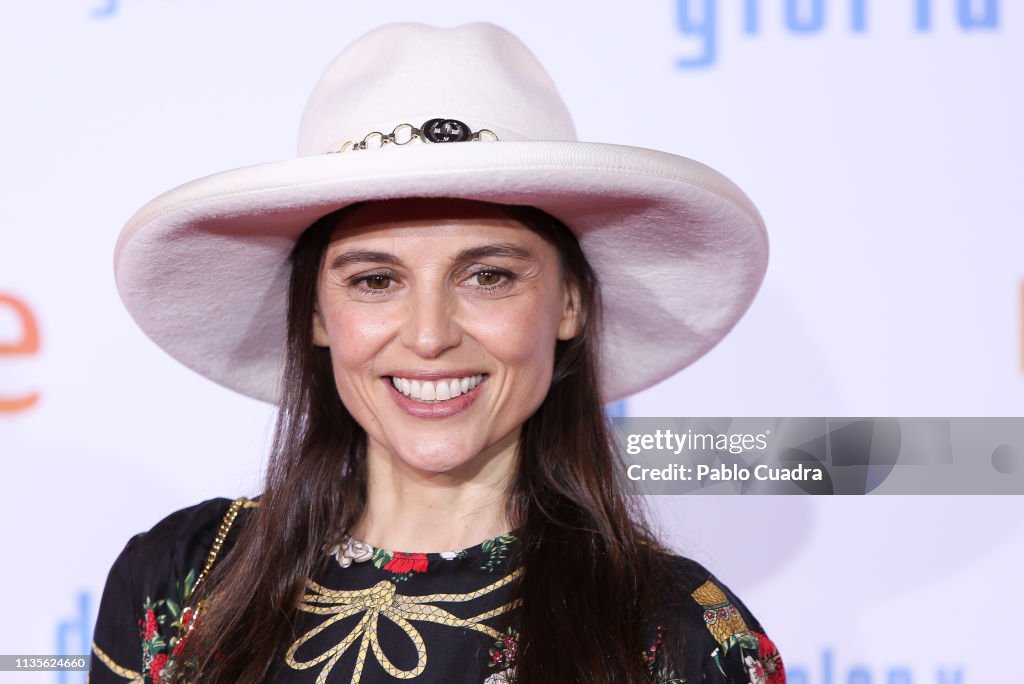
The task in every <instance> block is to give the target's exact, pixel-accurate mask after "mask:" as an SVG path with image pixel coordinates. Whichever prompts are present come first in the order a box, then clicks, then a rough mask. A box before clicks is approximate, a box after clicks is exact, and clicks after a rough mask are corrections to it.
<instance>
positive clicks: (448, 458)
mask: <svg viewBox="0 0 1024 684" xmlns="http://www.w3.org/2000/svg"><path fill="white" fill-rule="evenodd" d="M479 451H480V450H479V449H477V450H475V451H474V450H472V449H467V448H466V446H465V445H462V444H452V443H451V442H441V441H434V440H431V441H430V442H429V443H426V444H412V445H407V446H406V447H405V448H399V449H398V450H397V451H396V455H397V456H398V457H399V458H400V459H401V460H402V462H403V463H405V464H406V465H408V466H409V467H410V468H415V469H416V470H422V471H425V472H430V473H446V472H449V471H452V470H455V469H457V468H459V467H461V466H463V465H465V464H466V463H468V462H470V461H472V460H473V458H474V457H475V456H476V455H477V454H478V453H479Z"/></svg>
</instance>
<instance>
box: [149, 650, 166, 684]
mask: <svg viewBox="0 0 1024 684" xmlns="http://www.w3.org/2000/svg"><path fill="white" fill-rule="evenodd" d="M166 664H167V654H166V653H158V654H156V655H155V656H153V660H152V662H150V664H149V677H150V679H152V680H153V684H160V671H161V670H163V669H164V666H165V665H166Z"/></svg>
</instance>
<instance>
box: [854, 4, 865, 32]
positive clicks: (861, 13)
mask: <svg viewBox="0 0 1024 684" xmlns="http://www.w3.org/2000/svg"><path fill="white" fill-rule="evenodd" d="M865 2H867V0H852V1H851V3H850V28H851V29H853V31H854V32H855V33H864V31H865V30H867V28H868V18H867V9H866V8H865V7H864V3H865Z"/></svg>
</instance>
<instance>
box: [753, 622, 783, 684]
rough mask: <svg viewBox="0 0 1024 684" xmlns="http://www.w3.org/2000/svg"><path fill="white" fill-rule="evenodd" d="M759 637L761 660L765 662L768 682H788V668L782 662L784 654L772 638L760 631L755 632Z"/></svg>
mask: <svg viewBox="0 0 1024 684" xmlns="http://www.w3.org/2000/svg"><path fill="white" fill-rule="evenodd" d="M754 636H756V637H757V647H758V649H757V650H758V652H759V653H760V656H761V662H762V663H764V669H765V672H766V673H767V675H768V684H786V668H785V666H784V665H783V664H782V656H780V655H779V649H778V648H776V647H775V644H773V643H772V640H771V639H769V638H768V637H767V636H766V635H764V634H761V633H760V632H754Z"/></svg>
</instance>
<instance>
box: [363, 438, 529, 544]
mask: <svg viewBox="0 0 1024 684" xmlns="http://www.w3.org/2000/svg"><path fill="white" fill-rule="evenodd" d="M517 444H518V434H515V435H510V437H509V438H506V439H505V440H502V441H501V442H499V443H498V444H495V445H494V446H493V447H491V448H490V449H488V450H487V451H485V452H483V453H481V454H479V455H478V456H477V457H476V458H474V459H473V460H472V461H471V462H469V463H467V464H465V465H464V466H463V467H461V468H459V469H456V470H450V471H444V472H425V471H422V470H417V469H415V468H412V467H410V466H409V465H408V464H407V463H406V462H405V461H403V460H402V459H401V458H399V457H398V456H395V455H394V454H392V453H390V452H389V451H387V450H386V449H385V448H384V447H382V446H380V445H379V444H377V443H375V442H374V441H373V440H372V439H371V440H369V442H368V444H367V475H368V480H367V505H366V509H365V511H364V512H363V515H362V517H361V518H360V519H359V521H358V522H357V523H356V524H355V526H354V527H353V528H352V530H351V535H352V536H353V537H354V538H355V539H357V540H359V541H361V542H365V543H367V544H370V545H371V546H374V547H377V548H382V549H388V550H391V551H404V552H410V553H411V552H419V553H438V552H442V551H454V550H458V549H464V548H468V547H471V546H475V545H477V544H479V543H481V542H483V541H484V540H486V539H491V538H493V537H497V536H499V535H501V534H504V533H506V532H508V531H509V530H510V529H511V528H512V525H511V524H510V521H509V520H508V519H507V515H506V500H507V492H508V487H509V484H510V482H511V478H512V475H513V473H514V470H515V451H516V446H517Z"/></svg>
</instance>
